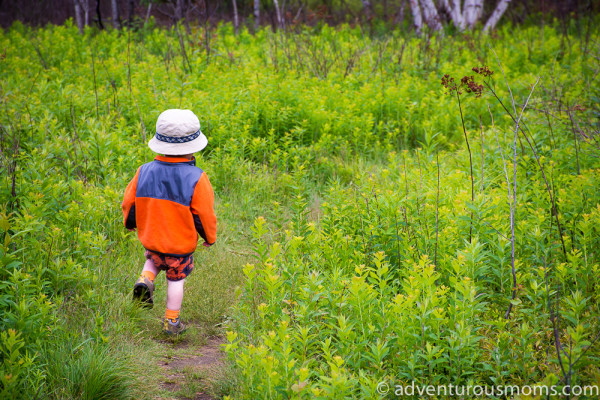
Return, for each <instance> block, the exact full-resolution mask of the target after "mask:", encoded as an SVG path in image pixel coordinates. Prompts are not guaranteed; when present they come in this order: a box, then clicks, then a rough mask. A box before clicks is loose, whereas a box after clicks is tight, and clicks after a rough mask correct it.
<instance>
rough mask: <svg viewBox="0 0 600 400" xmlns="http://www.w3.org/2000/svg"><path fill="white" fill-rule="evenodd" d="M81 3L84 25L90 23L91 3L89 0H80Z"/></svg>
mask: <svg viewBox="0 0 600 400" xmlns="http://www.w3.org/2000/svg"><path fill="white" fill-rule="evenodd" d="M79 4H81V8H83V16H84V18H83V23H84V25H86V26H87V25H89V24H90V4H89V3H88V0H79Z"/></svg>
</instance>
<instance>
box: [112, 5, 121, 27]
mask: <svg viewBox="0 0 600 400" xmlns="http://www.w3.org/2000/svg"><path fill="white" fill-rule="evenodd" d="M110 6H111V9H112V26H113V28H115V29H119V28H120V27H121V22H120V21H119V3H118V0H111V2H110Z"/></svg>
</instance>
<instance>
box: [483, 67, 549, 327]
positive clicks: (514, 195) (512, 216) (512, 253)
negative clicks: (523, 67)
mask: <svg viewBox="0 0 600 400" xmlns="http://www.w3.org/2000/svg"><path fill="white" fill-rule="evenodd" d="M539 81H540V78H539V77H538V79H537V80H536V81H535V83H534V84H533V87H532V88H531V91H530V92H529V96H527V100H525V104H523V107H522V108H521V112H520V113H519V118H518V119H517V120H516V122H515V129H514V132H515V135H514V142H513V192H512V201H510V193H509V201H510V202H511V205H510V244H511V251H510V258H511V267H512V277H513V287H512V300H515V299H516V298H517V273H516V269H515V210H516V206H517V142H518V139H519V124H520V122H521V118H523V112H524V111H525V109H526V108H527V104H528V103H529V99H530V98H531V95H532V94H533V91H534V90H535V87H536V86H537V84H538V82H539ZM513 106H514V104H513ZM488 111H489V107H488ZM490 116H492V113H491V111H490ZM492 123H493V117H492ZM494 131H495V128H494ZM496 141H498V136H497V135H496ZM498 147H500V143H498ZM500 153H501V154H502V150H500ZM502 162H503V164H504V156H502ZM504 172H505V174H506V180H507V183H508V190H509V192H510V182H509V180H508V173H507V172H506V165H504ZM512 306H513V303H512V301H511V302H510V303H509V304H508V309H507V310H506V314H504V318H505V319H508V317H509V316H510V312H511V311H512Z"/></svg>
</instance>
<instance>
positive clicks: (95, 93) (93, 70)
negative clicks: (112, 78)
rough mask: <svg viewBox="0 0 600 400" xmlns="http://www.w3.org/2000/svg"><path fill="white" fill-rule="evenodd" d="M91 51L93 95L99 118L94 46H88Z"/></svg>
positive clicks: (98, 117)
mask: <svg viewBox="0 0 600 400" xmlns="http://www.w3.org/2000/svg"><path fill="white" fill-rule="evenodd" d="M90 48H91V51H92V74H93V75H94V95H95V96H96V118H97V119H100V112H99V111H98V87H97V85H96V59H95V57H94V46H90Z"/></svg>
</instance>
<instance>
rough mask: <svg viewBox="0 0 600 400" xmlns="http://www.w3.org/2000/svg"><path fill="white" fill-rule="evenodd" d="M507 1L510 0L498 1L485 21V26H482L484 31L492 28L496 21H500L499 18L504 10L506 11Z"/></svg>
mask: <svg viewBox="0 0 600 400" xmlns="http://www.w3.org/2000/svg"><path fill="white" fill-rule="evenodd" d="M509 3H510V0H500V3H498V5H497V6H496V9H495V10H494V12H493V13H492V15H490V18H488V20H487V22H486V23H485V26H484V27H483V31H484V32H487V31H489V30H490V29H494V27H495V26H496V24H497V23H498V21H500V18H502V15H503V14H504V11H506V8H507V7H508V4H509Z"/></svg>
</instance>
